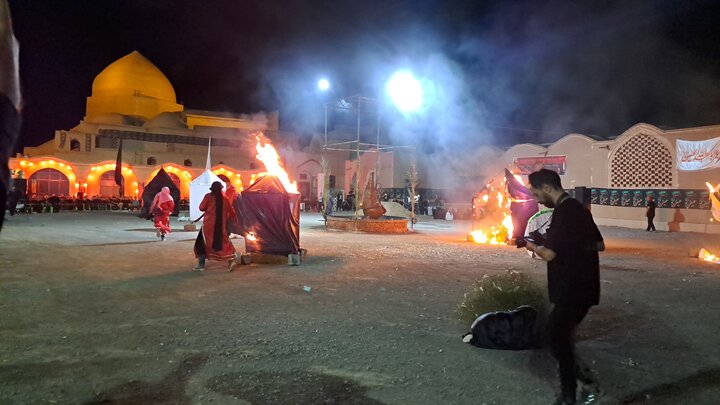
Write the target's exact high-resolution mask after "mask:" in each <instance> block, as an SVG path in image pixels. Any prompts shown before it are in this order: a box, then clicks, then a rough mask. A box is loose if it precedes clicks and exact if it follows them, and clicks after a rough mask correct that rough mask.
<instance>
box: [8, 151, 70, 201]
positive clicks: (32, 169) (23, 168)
mask: <svg viewBox="0 0 720 405" xmlns="http://www.w3.org/2000/svg"><path fill="white" fill-rule="evenodd" d="M11 169H13V170H15V171H16V172H18V173H19V172H22V174H23V177H25V178H26V179H30V177H32V175H33V174H35V173H36V172H38V171H40V170H43V169H53V170H56V171H58V172H60V173H62V174H63V175H65V177H66V178H67V180H68V190H67V191H66V192H65V194H67V195H69V196H74V195H75V194H76V193H77V191H78V187H79V186H80V184H78V182H77V176H76V175H75V169H74V168H73V166H72V165H70V163H68V162H67V161H64V160H60V159H57V158H52V159H50V158H36V159H21V160H19V161H17V163H16V164H15V165H14V166H13V167H11ZM28 192H30V184H28ZM56 194H57V193H56Z"/></svg>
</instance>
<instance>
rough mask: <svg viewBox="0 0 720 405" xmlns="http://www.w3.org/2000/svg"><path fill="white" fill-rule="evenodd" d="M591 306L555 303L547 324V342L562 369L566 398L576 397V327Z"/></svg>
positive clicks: (562, 383)
mask: <svg viewBox="0 0 720 405" xmlns="http://www.w3.org/2000/svg"><path fill="white" fill-rule="evenodd" d="M588 309H590V307H589V306H568V305H557V304H556V305H555V306H554V307H553V309H552V311H551V312H550V316H549V317H548V324H547V340H548V341H547V343H548V344H549V346H550V348H551V349H552V353H553V356H555V359H556V360H557V362H558V366H559V369H560V385H561V386H562V394H563V397H565V398H575V390H576V389H577V379H578V377H579V376H578V365H577V361H576V359H575V342H574V340H575V329H576V328H577V326H578V325H579V324H580V322H581V321H582V320H583V318H585V315H586V314H587V312H588Z"/></svg>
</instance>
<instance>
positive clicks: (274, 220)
mask: <svg viewBox="0 0 720 405" xmlns="http://www.w3.org/2000/svg"><path fill="white" fill-rule="evenodd" d="M256 139H257V145H256V150H257V158H258V159H259V160H260V161H261V162H262V163H263V164H264V165H265V170H266V172H265V173H261V174H260V175H259V176H257V177H255V178H254V179H253V180H254V181H253V182H252V184H250V186H249V187H248V188H247V189H245V190H243V191H242V193H240V211H241V212H240V216H241V218H242V225H243V228H244V229H245V249H246V250H247V252H248V253H251V254H252V253H260V254H267V255H278V256H287V255H290V254H293V255H296V254H299V253H300V193H298V190H297V184H296V183H295V182H292V181H290V178H289V176H288V174H287V172H286V171H285V169H284V167H283V165H282V162H281V160H280V156H279V155H278V153H277V150H275V148H274V147H273V146H272V144H270V143H269V142H267V140H266V139H265V138H264V137H263V135H262V133H258V134H257V135H256Z"/></svg>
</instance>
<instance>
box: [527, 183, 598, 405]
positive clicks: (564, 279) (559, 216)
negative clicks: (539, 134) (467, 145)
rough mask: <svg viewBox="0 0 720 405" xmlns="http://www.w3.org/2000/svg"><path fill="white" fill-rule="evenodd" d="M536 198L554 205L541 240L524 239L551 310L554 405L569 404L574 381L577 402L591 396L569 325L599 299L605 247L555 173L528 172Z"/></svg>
mask: <svg viewBox="0 0 720 405" xmlns="http://www.w3.org/2000/svg"><path fill="white" fill-rule="evenodd" d="M528 181H529V182H530V192H531V193H532V195H533V197H534V198H535V200H537V202H539V203H541V204H543V205H544V206H546V207H548V208H554V211H553V213H552V216H551V225H550V227H549V228H548V230H547V233H546V234H545V238H544V240H543V241H537V240H536V241H534V242H533V241H529V240H528V241H527V245H526V247H527V250H528V251H530V252H533V253H535V254H536V255H537V256H539V257H540V258H542V259H543V260H545V261H546V262H547V280H548V283H547V284H548V296H549V298H550V302H552V303H553V309H552V311H551V312H550V315H549V316H548V321H547V340H548V343H549V345H550V348H551V349H552V353H553V355H554V356H555V359H556V360H557V362H558V366H559V371H560V384H561V386H562V394H561V395H560V396H559V397H558V398H557V401H556V402H555V404H558V405H563V404H568V405H569V404H575V403H576V401H577V398H576V392H575V391H576V389H577V385H578V381H579V382H581V383H582V386H581V388H582V389H581V396H582V397H583V398H582V401H583V402H581V403H588V402H587V401H588V400H590V399H593V398H594V397H595V396H596V395H597V385H596V383H595V381H594V378H593V375H592V373H591V372H590V370H589V369H588V368H587V367H583V366H580V363H579V361H578V359H577V357H576V355H575V342H574V334H575V329H576V328H577V326H578V325H579V324H580V322H581V321H582V320H583V318H585V315H586V314H587V312H588V310H589V309H590V307H591V306H593V305H598V303H599V301H600V260H599V257H598V252H599V251H602V250H604V249H605V243H604V241H603V237H602V235H601V234H600V231H599V230H598V228H597V226H596V225H595V222H594V221H593V218H592V215H591V214H590V211H588V210H587V209H585V207H583V206H582V204H581V203H580V202H579V201H578V200H576V199H574V198H571V197H570V195H568V193H566V192H565V191H564V190H563V188H562V184H561V182H560V176H559V175H558V174H557V172H554V171H552V170H547V169H542V170H539V171H536V172H533V173H531V174H530V176H528Z"/></svg>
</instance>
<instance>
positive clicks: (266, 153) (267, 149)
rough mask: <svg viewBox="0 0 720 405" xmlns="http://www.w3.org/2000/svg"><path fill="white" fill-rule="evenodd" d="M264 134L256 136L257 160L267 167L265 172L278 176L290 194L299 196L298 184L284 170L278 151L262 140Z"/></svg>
mask: <svg viewBox="0 0 720 405" xmlns="http://www.w3.org/2000/svg"><path fill="white" fill-rule="evenodd" d="M261 136H262V133H260V135H258V136H255V139H257V145H255V149H256V150H257V153H258V154H257V158H258V160H259V161H261V162H262V163H263V165H265V171H267V172H268V173H270V174H271V175H273V176H276V177H277V178H278V180H280V182H281V183H282V185H283V187H285V191H287V192H288V193H294V194H299V193H300V192H299V191H298V188H297V183H296V182H294V181H293V182H291V181H290V178H289V177H288V174H287V172H286V171H285V169H284V168H283V165H282V162H281V161H280V156H279V155H278V153H277V150H275V148H274V147H273V146H272V145H271V144H269V143H265V141H264V140H262V139H261Z"/></svg>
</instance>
